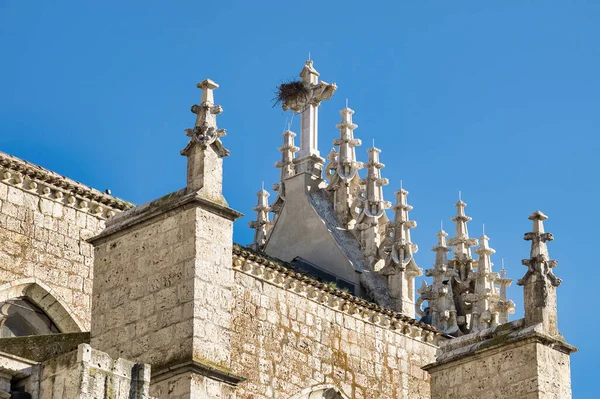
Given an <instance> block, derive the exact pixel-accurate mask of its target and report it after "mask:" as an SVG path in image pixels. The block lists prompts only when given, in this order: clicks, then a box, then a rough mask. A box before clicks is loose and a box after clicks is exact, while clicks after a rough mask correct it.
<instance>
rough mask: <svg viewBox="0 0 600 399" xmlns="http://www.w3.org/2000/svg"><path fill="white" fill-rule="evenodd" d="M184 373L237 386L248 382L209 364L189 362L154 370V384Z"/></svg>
mask: <svg viewBox="0 0 600 399" xmlns="http://www.w3.org/2000/svg"><path fill="white" fill-rule="evenodd" d="M182 373H195V374H200V375H203V376H205V377H208V378H210V379H212V380H216V381H220V382H225V383H227V384H230V385H234V386H235V385H237V384H239V383H240V382H243V381H245V380H246V378H244V377H240V376H237V375H235V374H232V373H229V372H227V371H224V370H220V369H218V368H215V367H212V366H209V365H207V364H204V363H201V362H198V361H196V360H190V361H187V362H182V363H178V364H175V365H172V366H168V367H164V368H160V369H157V370H156V371H155V370H154V369H152V383H157V382H159V381H163V380H165V379H167V378H171V377H173V376H175V375H179V374H182Z"/></svg>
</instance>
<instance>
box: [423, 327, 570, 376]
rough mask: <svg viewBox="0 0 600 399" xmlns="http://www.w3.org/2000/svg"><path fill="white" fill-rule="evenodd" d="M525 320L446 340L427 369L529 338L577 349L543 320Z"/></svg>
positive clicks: (567, 349)
mask: <svg viewBox="0 0 600 399" xmlns="http://www.w3.org/2000/svg"><path fill="white" fill-rule="evenodd" d="M524 324H525V323H524V320H523V319H519V320H515V321H512V322H510V323H505V324H502V325H499V326H496V327H493V328H488V329H485V330H482V331H480V332H478V333H474V334H468V335H465V336H463V337H459V338H455V339H452V340H449V341H447V342H445V343H442V344H441V345H440V348H439V352H438V355H437V356H436V362H435V363H431V364H428V365H426V366H424V367H423V370H426V371H431V370H433V369H436V368H438V367H441V366H444V365H447V364H449V363H454V362H456V361H461V360H464V361H468V360H470V359H473V356H477V355H479V354H481V353H483V352H488V351H493V350H498V349H500V348H503V347H506V346H509V345H517V344H519V343H526V342H538V343H541V344H543V345H546V346H549V347H551V348H552V349H555V350H557V351H559V352H562V353H565V354H568V355H570V354H571V353H573V352H576V351H577V348H576V347H574V346H573V345H570V344H568V343H567V342H565V340H564V338H563V337H562V336H560V335H559V336H555V337H553V336H550V335H548V334H546V333H545V332H544V330H543V326H542V325H541V324H536V325H533V326H529V327H524Z"/></svg>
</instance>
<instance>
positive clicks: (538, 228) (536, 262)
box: [517, 211, 562, 287]
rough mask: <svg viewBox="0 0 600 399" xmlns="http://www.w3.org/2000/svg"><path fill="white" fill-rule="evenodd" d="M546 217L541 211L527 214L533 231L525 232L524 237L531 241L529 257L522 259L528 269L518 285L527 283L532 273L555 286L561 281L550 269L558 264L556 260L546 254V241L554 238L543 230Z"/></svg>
mask: <svg viewBox="0 0 600 399" xmlns="http://www.w3.org/2000/svg"><path fill="white" fill-rule="evenodd" d="M546 219H548V216H546V215H544V214H543V213H542V212H541V211H536V212H534V213H532V214H531V215H530V216H529V220H532V221H533V231H532V232H530V233H525V237H524V239H525V240H526V241H531V251H530V259H525V260H523V265H525V266H527V267H528V270H527V273H526V274H525V276H524V277H523V278H522V279H519V281H518V282H517V284H518V285H525V284H527V281H528V280H529V279H530V278H531V276H533V275H538V276H539V277H541V278H543V279H546V280H547V281H549V282H550V283H551V284H552V285H553V286H555V287H558V286H559V285H560V284H561V282H562V280H561V279H559V278H558V277H556V276H555V275H554V274H553V273H552V269H553V268H555V267H556V266H557V265H558V262H557V261H555V260H551V259H550V255H549V254H548V246H547V244H546V242H547V241H552V240H554V236H553V235H552V233H546V232H545V230H544V220H546ZM544 265H546V267H544Z"/></svg>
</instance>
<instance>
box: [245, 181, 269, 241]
mask: <svg viewBox="0 0 600 399" xmlns="http://www.w3.org/2000/svg"><path fill="white" fill-rule="evenodd" d="M256 196H257V197H258V202H257V204H256V206H255V207H253V208H252V210H253V211H255V212H256V220H254V221H251V222H249V223H248V226H249V227H250V228H252V229H254V230H255V232H254V242H253V243H252V245H251V247H252V248H253V249H254V250H256V251H261V250H262V249H263V248H264V246H265V244H266V242H267V238H268V234H269V229H270V227H271V222H270V221H269V211H270V210H271V208H270V207H269V193H268V192H267V191H266V190H265V189H264V183H263V188H262V189H261V190H260V191H259V192H257V193H256Z"/></svg>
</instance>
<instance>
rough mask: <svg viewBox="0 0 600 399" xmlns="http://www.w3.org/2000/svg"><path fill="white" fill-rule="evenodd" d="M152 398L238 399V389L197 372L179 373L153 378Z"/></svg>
mask: <svg viewBox="0 0 600 399" xmlns="http://www.w3.org/2000/svg"><path fill="white" fill-rule="evenodd" d="M150 395H151V396H152V398H157V399H158V398H169V399H190V398H194V399H215V398H218V399H236V398H237V396H236V388H235V387H234V386H231V385H229V384H226V383H223V382H221V381H216V380H214V379H212V378H209V377H206V376H204V375H201V374H198V373H195V372H191V371H190V372H184V373H177V374H174V375H172V376H170V377H168V378H164V379H162V378H154V376H153V377H152V387H151V389H150Z"/></svg>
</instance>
